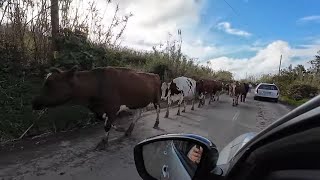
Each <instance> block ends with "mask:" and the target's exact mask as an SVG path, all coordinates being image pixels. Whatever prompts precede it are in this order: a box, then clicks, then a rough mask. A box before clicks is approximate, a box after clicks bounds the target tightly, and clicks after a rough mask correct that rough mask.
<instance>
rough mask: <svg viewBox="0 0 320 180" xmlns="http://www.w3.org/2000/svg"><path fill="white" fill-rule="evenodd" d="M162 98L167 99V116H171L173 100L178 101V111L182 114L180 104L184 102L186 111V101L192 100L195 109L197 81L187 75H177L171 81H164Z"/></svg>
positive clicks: (178, 113) (192, 108)
mask: <svg viewBox="0 0 320 180" xmlns="http://www.w3.org/2000/svg"><path fill="white" fill-rule="evenodd" d="M161 91H162V94H161V99H163V100H167V101H168V105H167V112H166V115H165V117H168V116H169V108H170V105H171V104H172V103H173V102H176V101H178V112H177V115H180V105H181V103H182V102H183V105H184V110H183V111H182V112H186V101H188V100H191V101H192V107H191V110H194V100H195V95H196V81H195V80H193V79H191V78H187V77H183V76H182V77H177V78H175V79H173V80H172V81H171V82H170V83H166V82H164V83H162V85H161Z"/></svg>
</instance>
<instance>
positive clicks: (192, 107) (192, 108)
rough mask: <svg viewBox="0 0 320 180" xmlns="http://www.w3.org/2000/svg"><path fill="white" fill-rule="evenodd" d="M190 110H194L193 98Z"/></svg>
mask: <svg viewBox="0 0 320 180" xmlns="http://www.w3.org/2000/svg"><path fill="white" fill-rule="evenodd" d="M191 110H194V99H192V106H191Z"/></svg>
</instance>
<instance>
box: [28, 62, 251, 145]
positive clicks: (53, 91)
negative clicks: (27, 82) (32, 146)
mask: <svg viewBox="0 0 320 180" xmlns="http://www.w3.org/2000/svg"><path fill="white" fill-rule="evenodd" d="M248 87H249V86H248V85H247V84H245V83H240V82H228V83H227V82H221V81H218V80H212V79H199V80H197V81H196V80H194V79H191V78H188V77H183V76H182V77H177V78H175V79H172V80H171V81H169V82H161V80H160V77H159V75H157V74H153V73H145V72H138V71H135V70H132V69H128V68H122V67H104V68H96V69H93V70H90V71H78V69H77V68H76V67H74V68H72V69H70V70H68V71H62V70H60V69H57V68H53V69H52V70H51V73H49V74H48V75H47V76H46V79H45V82H44V84H43V88H42V90H41V93H40V95H39V96H36V97H35V98H34V99H33V102H32V105H33V109H35V110H39V109H44V108H47V107H55V106H58V105H62V104H65V103H67V102H71V103H74V104H80V105H84V106H86V107H88V108H89V109H90V110H91V111H92V112H93V113H95V115H96V117H97V118H98V119H101V120H103V121H104V129H105V132H106V136H105V137H104V138H103V140H102V141H101V142H100V143H99V145H98V147H99V148H101V147H104V145H105V144H106V142H108V137H109V132H110V129H111V128H114V129H116V130H120V128H118V127H116V126H114V125H113V124H114V122H115V120H116V119H117V116H118V114H119V113H120V112H122V111H133V110H134V112H135V113H134V116H133V118H132V122H131V124H130V126H129V128H128V129H127V130H126V131H125V135H126V136H129V135H130V134H131V132H132V130H133V128H134V126H135V124H136V122H137V120H138V119H139V118H140V117H141V113H142V109H143V108H145V107H146V106H148V105H149V104H151V103H152V104H153V105H154V108H155V109H156V113H157V116H156V120H155V123H154V128H158V126H159V113H160V101H161V100H164V101H166V102H167V108H166V114H165V117H168V116H169V108H170V106H171V105H172V103H175V102H177V104H178V112H177V115H180V114H181V112H180V106H181V104H183V106H184V107H183V110H182V112H186V103H187V101H191V103H192V107H191V110H194V104H195V101H196V100H199V105H198V107H199V108H200V107H201V106H203V105H204V104H205V99H206V98H205V96H208V95H209V103H208V104H210V103H211V102H212V101H219V95H220V94H221V92H222V91H228V93H229V95H230V96H232V98H233V105H234V106H235V105H238V98H239V97H240V101H241V102H244V101H245V98H246V94H247V92H248Z"/></svg>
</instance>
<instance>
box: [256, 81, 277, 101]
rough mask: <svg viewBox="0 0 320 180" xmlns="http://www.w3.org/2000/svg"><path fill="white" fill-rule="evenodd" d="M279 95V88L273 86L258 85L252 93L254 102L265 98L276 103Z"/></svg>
mask: <svg viewBox="0 0 320 180" xmlns="http://www.w3.org/2000/svg"><path fill="white" fill-rule="evenodd" d="M279 94H280V91H279V88H278V87H277V86H276V85H275V84H269V83H260V84H259V85H258V86H257V87H256V89H255V91H254V100H258V99H261V98H266V99H272V100H274V101H275V102H278V99H279Z"/></svg>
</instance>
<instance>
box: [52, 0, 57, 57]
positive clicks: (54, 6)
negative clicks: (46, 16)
mask: <svg viewBox="0 0 320 180" xmlns="http://www.w3.org/2000/svg"><path fill="white" fill-rule="evenodd" d="M51 36H52V44H51V51H52V59H51V60H52V62H53V61H54V59H55V58H56V53H57V39H58V36H59V2H58V0H51Z"/></svg>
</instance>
